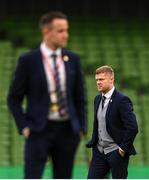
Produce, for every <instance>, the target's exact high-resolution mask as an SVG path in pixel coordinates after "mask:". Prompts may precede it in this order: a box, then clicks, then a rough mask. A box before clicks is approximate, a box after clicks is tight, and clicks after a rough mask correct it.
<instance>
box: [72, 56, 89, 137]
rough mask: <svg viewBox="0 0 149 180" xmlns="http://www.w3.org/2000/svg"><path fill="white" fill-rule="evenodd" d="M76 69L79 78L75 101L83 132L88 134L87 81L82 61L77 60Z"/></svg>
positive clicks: (77, 79) (76, 84)
mask: <svg viewBox="0 0 149 180" xmlns="http://www.w3.org/2000/svg"><path fill="white" fill-rule="evenodd" d="M76 69H77V78H76V83H75V93H76V94H75V97H76V98H75V101H76V106H77V111H78V115H79V120H80V125H81V131H82V132H83V133H84V134H86V132H87V98H86V88H85V80H84V76H83V71H82V68H81V65H80V59H79V58H78V57H77V58H76Z"/></svg>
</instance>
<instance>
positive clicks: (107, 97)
mask: <svg viewBox="0 0 149 180" xmlns="http://www.w3.org/2000/svg"><path fill="white" fill-rule="evenodd" d="M114 90H115V87H114V86H113V87H112V89H111V90H110V91H108V92H107V93H106V94H103V93H102V96H105V97H106V99H110V98H111V96H112V94H113V92H114Z"/></svg>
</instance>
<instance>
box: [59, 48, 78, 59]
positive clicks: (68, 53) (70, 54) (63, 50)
mask: <svg viewBox="0 0 149 180" xmlns="http://www.w3.org/2000/svg"><path fill="white" fill-rule="evenodd" d="M62 54H63V56H65V55H67V56H70V57H73V58H77V59H78V58H79V55H78V54H77V53H75V52H73V51H71V50H69V49H62Z"/></svg>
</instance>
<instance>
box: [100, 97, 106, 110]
mask: <svg viewBox="0 0 149 180" xmlns="http://www.w3.org/2000/svg"><path fill="white" fill-rule="evenodd" d="M105 100H106V97H105V96H102V104H101V105H102V109H103V108H104V103H105Z"/></svg>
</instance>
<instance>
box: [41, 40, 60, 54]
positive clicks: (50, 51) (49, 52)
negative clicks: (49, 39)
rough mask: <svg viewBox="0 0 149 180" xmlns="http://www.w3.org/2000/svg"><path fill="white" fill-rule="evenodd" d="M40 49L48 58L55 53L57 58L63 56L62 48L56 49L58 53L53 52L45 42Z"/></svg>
mask: <svg viewBox="0 0 149 180" xmlns="http://www.w3.org/2000/svg"><path fill="white" fill-rule="evenodd" d="M40 49H41V51H42V52H43V53H44V55H46V56H48V57H50V56H51V55H52V54H53V53H54V54H56V55H57V56H61V54H62V49H61V48H58V49H56V51H53V50H51V49H50V48H48V47H47V46H46V44H45V42H42V43H41V45H40Z"/></svg>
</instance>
